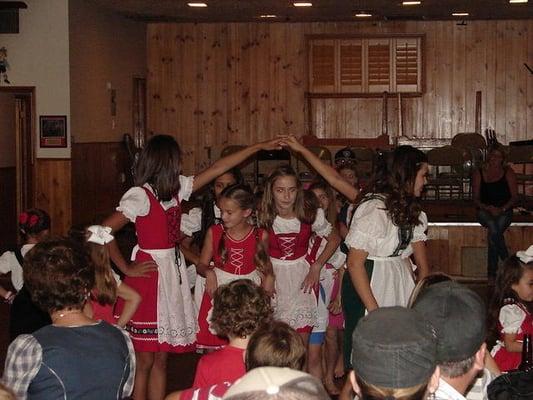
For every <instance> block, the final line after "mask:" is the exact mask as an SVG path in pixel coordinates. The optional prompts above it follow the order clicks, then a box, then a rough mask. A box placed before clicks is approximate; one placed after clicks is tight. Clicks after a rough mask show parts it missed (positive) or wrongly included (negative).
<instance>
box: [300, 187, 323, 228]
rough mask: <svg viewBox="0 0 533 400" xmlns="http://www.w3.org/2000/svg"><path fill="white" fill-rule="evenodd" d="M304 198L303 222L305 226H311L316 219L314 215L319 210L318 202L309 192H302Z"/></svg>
mask: <svg viewBox="0 0 533 400" xmlns="http://www.w3.org/2000/svg"><path fill="white" fill-rule="evenodd" d="M303 198H304V215H305V218H304V220H303V222H305V223H306V224H309V225H312V224H313V222H315V219H316V213H317V211H318V209H319V208H320V202H319V201H318V198H317V197H316V196H315V194H314V193H313V192H312V191H310V190H304V191H303Z"/></svg>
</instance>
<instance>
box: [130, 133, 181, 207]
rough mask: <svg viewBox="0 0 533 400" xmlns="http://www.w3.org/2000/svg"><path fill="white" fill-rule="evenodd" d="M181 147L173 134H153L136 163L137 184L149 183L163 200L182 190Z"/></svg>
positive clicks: (167, 199)
mask: <svg viewBox="0 0 533 400" xmlns="http://www.w3.org/2000/svg"><path fill="white" fill-rule="evenodd" d="M180 172H181V149H180V146H179V145H178V142H176V139H174V138H173V137H172V136H169V135H156V136H153V137H152V138H151V139H150V140H149V141H148V143H147V144H146V146H145V147H144V148H143V150H142V151H141V153H140V155H139V159H138V160H137V162H136V163H135V173H134V181H135V185H137V186H142V185H144V184H145V183H148V184H149V185H150V186H151V187H152V189H153V190H154V192H155V194H156V197H157V199H158V200H161V201H169V200H171V199H172V197H174V196H177V195H178V192H179V190H180V180H179V175H180Z"/></svg>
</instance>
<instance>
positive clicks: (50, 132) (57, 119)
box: [39, 115, 67, 147]
mask: <svg viewBox="0 0 533 400" xmlns="http://www.w3.org/2000/svg"><path fill="white" fill-rule="evenodd" d="M39 126H40V131H41V135H40V143H41V147H67V116H66V115H41V116H40V117H39Z"/></svg>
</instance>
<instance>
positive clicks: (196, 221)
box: [181, 207, 202, 236]
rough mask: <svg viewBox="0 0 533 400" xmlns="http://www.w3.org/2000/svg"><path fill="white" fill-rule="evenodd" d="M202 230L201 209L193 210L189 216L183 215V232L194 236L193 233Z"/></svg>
mask: <svg viewBox="0 0 533 400" xmlns="http://www.w3.org/2000/svg"><path fill="white" fill-rule="evenodd" d="M200 229H202V210H201V209H200V208H199V207H195V208H193V209H192V210H191V211H189V213H188V214H182V215H181V231H182V232H183V233H184V234H185V235H187V236H192V235H193V233H195V232H198V231H199V230H200Z"/></svg>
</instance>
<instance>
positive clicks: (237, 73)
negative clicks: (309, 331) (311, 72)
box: [147, 20, 533, 172]
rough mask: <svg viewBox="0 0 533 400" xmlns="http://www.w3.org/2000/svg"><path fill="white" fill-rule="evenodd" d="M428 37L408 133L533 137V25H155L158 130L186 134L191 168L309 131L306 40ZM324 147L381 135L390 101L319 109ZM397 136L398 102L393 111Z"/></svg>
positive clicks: (151, 64) (152, 70)
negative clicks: (478, 127) (328, 140)
mask: <svg viewBox="0 0 533 400" xmlns="http://www.w3.org/2000/svg"><path fill="white" fill-rule="evenodd" d="M331 33H335V34H337V33H346V34H351V33H369V34H371V33H424V34H425V35H426V41H425V56H426V57H425V69H426V80H425V84H426V92H425V94H424V95H423V96H422V97H419V98H412V99H404V100H403V123H404V125H403V127H404V129H403V131H404V134H406V135H408V136H411V137H418V138H451V137H452V136H453V135H455V134H456V133H459V132H472V131H474V127H475V112H474V111H475V96H476V91H478V90H481V91H482V93H483V100H482V118H481V120H482V129H485V128H487V127H491V128H494V129H496V132H497V134H498V137H499V140H500V141H501V142H503V143H507V142H509V141H513V140H521V139H526V138H528V133H529V137H531V136H533V79H532V78H531V75H530V73H529V72H528V71H527V70H526V68H525V67H524V65H523V63H529V64H530V65H531V64H533V21H532V20H513V21H468V22H467V25H466V26H459V25H457V24H456V21H431V22H418V21H413V22H410V21H407V22H390V23H389V22H387V23H377V24H372V23H227V24H223V23H218V24H177V23H157V24H156V23H154V24H149V26H148V30H147V64H148V69H149V73H148V128H149V131H151V132H153V133H169V134H172V135H174V136H176V137H177V138H178V140H179V142H180V143H181V144H182V146H183V148H184V150H185V153H186V156H187V157H186V158H185V165H184V167H185V170H186V171H188V172H194V171H195V170H198V169H199V168H201V167H203V166H205V163H207V162H210V161H213V160H214V159H216V158H217V157H218V151H216V152H213V154H212V160H209V159H208V148H209V147H211V148H217V149H220V148H221V147H224V146H225V145H229V144H248V143H252V142H255V141H258V140H262V139H266V138H270V137H273V136H275V135H278V134H282V133H291V134H296V135H301V134H303V133H306V129H307V128H306V127H307V122H306V115H307V109H306V107H307V106H306V101H305V97H304V93H305V91H306V88H307V53H306V47H305V46H306V42H305V35H306V34H331ZM312 107H313V109H312V115H313V120H312V126H313V127H314V131H315V134H316V135H317V136H319V137H374V136H377V135H378V134H380V133H381V109H382V100H381V99H320V100H313V105H312ZM388 108H389V120H388V128H389V134H390V135H395V134H396V133H397V129H398V124H397V118H398V107H397V100H396V99H395V98H391V99H390V100H389V104H388Z"/></svg>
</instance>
